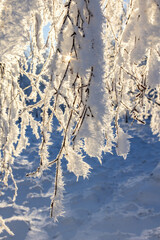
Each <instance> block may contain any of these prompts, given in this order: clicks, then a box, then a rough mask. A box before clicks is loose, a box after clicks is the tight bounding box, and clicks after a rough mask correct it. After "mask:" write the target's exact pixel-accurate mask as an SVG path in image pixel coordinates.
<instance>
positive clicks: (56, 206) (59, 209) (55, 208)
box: [51, 161, 65, 222]
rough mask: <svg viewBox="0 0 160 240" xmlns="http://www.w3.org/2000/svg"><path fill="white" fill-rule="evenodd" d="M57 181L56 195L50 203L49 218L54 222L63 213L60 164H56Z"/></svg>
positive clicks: (62, 182) (62, 185) (62, 183)
mask: <svg viewBox="0 0 160 240" xmlns="http://www.w3.org/2000/svg"><path fill="white" fill-rule="evenodd" d="M57 167H58V179H57V182H56V184H57V187H58V188H57V189H56V193H55V195H54V198H52V202H51V207H52V208H51V216H53V218H54V221H55V222H57V221H58V217H60V216H64V213H65V211H64V210H63V209H64V207H63V198H64V197H63V193H64V181H63V175H62V168H61V162H60V161H59V163H58V166H57Z"/></svg>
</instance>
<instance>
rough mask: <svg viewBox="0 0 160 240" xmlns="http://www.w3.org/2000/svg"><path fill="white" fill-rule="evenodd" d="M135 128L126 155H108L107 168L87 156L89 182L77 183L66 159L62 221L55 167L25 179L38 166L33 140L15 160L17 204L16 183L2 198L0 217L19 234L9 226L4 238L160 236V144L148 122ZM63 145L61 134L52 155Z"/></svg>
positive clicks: (145, 239) (136, 239)
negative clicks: (56, 209)
mask: <svg viewBox="0 0 160 240" xmlns="http://www.w3.org/2000/svg"><path fill="white" fill-rule="evenodd" d="M127 127H128V125H126V126H125V128H127ZM131 131H132V134H133V135H134V138H132V139H131V143H132V144H131V151H130V153H129V155H128V157H127V159H126V160H124V159H123V158H121V157H117V156H116V154H113V155H111V154H105V155H104V157H103V164H102V166H101V165H100V164H99V162H98V161H97V160H95V159H87V162H89V163H90V164H91V166H92V167H93V169H92V173H91V175H90V177H89V179H87V180H83V179H81V178H80V179H79V181H78V182H77V181H76V177H75V176H74V175H73V174H71V173H69V172H67V170H66V167H65V163H66V162H65V160H64V163H63V165H64V179H65V182H66V186H65V189H66V192H65V200H64V206H65V211H66V213H65V217H62V218H59V222H58V223H54V222H53V219H51V218H50V197H51V196H52V194H53V190H54V172H55V167H54V166H53V167H52V169H50V170H48V171H46V172H44V174H43V177H42V178H40V179H37V178H26V177H25V174H26V173H28V172H30V171H33V170H35V169H36V167H37V166H38V161H39V160H38V158H39V157H38V154H37V151H38V144H37V143H35V142H34V139H33V142H32V143H31V145H30V147H28V149H27V150H26V151H24V152H23V154H22V155H21V156H20V157H19V158H17V159H16V161H15V166H14V175H15V179H16V181H17V184H18V196H17V199H16V202H15V203H12V197H13V195H14V191H13V185H12V184H11V185H10V187H9V188H8V189H7V190H5V189H4V190H2V193H3V192H5V195H3V194H2V195H1V196H0V215H1V216H2V217H3V218H4V219H5V224H6V225H7V226H8V227H9V228H10V230H11V231H13V232H14V234H15V235H14V236H10V235H9V234H8V233H7V232H6V231H5V230H4V231H3V232H2V233H1V234H0V240H2V239H8V240H10V239H12V240H32V239H38V240H50V239H56V240H82V239H84V240H160V164H159V165H158V163H159V160H160V142H158V139H157V138H156V137H155V136H153V135H152V134H151V131H150V129H149V126H148V125H145V126H142V125H137V124H136V123H135V124H133V126H132V127H131ZM55 134H56V132H55ZM59 146H60V137H59V136H58V135H57V140H56V141H55V140H53V146H52V147H51V156H53V157H54V156H55V155H56V153H57V151H58V149H59Z"/></svg>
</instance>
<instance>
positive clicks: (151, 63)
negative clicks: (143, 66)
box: [147, 47, 160, 88]
mask: <svg viewBox="0 0 160 240" xmlns="http://www.w3.org/2000/svg"><path fill="white" fill-rule="evenodd" d="M157 49H158V48H157ZM157 49H152V50H150V54H149V56H148V69H147V70H148V76H147V78H148V85H149V86H150V87H151V88H156V87H157V86H158V85H160V54H158V50H157ZM159 49H160V47H159Z"/></svg>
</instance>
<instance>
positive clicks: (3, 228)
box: [0, 216, 14, 236]
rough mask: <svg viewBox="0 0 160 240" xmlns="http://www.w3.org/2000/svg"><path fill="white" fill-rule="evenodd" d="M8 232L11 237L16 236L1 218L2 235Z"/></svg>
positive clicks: (0, 228) (0, 231) (0, 229)
mask: <svg viewBox="0 0 160 240" xmlns="http://www.w3.org/2000/svg"><path fill="white" fill-rule="evenodd" d="M4 230H5V231H6V232H7V233H8V234H9V235H11V236H14V233H13V232H12V231H11V230H10V229H9V227H7V225H6V224H5V220H4V219H3V218H2V217H1V216H0V233H2V232H3V231H4Z"/></svg>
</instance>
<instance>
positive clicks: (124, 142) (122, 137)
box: [116, 127, 130, 159]
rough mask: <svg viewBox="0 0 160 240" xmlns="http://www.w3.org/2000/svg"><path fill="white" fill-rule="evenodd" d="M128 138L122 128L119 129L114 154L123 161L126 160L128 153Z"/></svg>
mask: <svg viewBox="0 0 160 240" xmlns="http://www.w3.org/2000/svg"><path fill="white" fill-rule="evenodd" d="M129 138H130V136H129V135H128V134H127V133H125V132H124V131H123V129H122V128H120V127H119V128H118V136H117V147H116V152H117V155H118V156H122V157H123V158H124V159H126V158H127V155H128V153H129V151H130V141H129V140H128V139H129Z"/></svg>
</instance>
